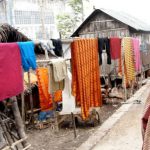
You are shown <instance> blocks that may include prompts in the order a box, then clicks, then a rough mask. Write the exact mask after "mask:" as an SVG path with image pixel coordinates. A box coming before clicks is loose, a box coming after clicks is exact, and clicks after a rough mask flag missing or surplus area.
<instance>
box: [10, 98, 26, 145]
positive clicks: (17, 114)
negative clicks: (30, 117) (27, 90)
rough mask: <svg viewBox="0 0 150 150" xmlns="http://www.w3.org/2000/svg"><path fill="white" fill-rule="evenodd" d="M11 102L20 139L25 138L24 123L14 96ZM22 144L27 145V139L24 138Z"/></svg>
mask: <svg viewBox="0 0 150 150" xmlns="http://www.w3.org/2000/svg"><path fill="white" fill-rule="evenodd" d="M11 103H12V111H13V114H14V118H15V123H16V128H17V130H18V135H19V137H20V138H21V139H24V138H26V134H25V131H24V124H23V121H22V118H21V115H20V111H19V108H18V103H17V98H16V96H13V97H12V98H11ZM22 145H23V147H26V146H27V145H28V143H27V141H26V140H24V141H23V142H22Z"/></svg>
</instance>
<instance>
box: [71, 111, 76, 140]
mask: <svg viewBox="0 0 150 150" xmlns="http://www.w3.org/2000/svg"><path fill="white" fill-rule="evenodd" d="M71 118H72V123H73V130H74V138H76V137H77V132H76V123H75V118H74V114H73V113H71Z"/></svg>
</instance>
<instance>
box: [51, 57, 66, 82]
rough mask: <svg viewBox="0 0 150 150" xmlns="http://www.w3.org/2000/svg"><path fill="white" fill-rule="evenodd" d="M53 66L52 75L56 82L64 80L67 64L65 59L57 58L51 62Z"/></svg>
mask: <svg viewBox="0 0 150 150" xmlns="http://www.w3.org/2000/svg"><path fill="white" fill-rule="evenodd" d="M51 62H52V65H53V75H54V79H55V81H56V82H60V81H62V80H64V79H65V77H66V75H67V64H66V61H65V59H62V58H58V59H53V60H51Z"/></svg>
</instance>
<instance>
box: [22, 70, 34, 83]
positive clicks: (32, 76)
mask: <svg viewBox="0 0 150 150" xmlns="http://www.w3.org/2000/svg"><path fill="white" fill-rule="evenodd" d="M24 81H25V82H26V83H28V73H27V72H25V73H24ZM30 81H31V84H34V83H36V82H37V76H36V75H35V74H33V73H30Z"/></svg>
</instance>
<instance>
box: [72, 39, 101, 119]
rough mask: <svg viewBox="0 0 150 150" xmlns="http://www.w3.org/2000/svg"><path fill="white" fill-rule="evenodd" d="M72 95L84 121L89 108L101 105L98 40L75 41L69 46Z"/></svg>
mask: <svg viewBox="0 0 150 150" xmlns="http://www.w3.org/2000/svg"><path fill="white" fill-rule="evenodd" d="M71 55H72V59H71V64H72V94H73V96H75V98H76V102H77V104H78V105H80V106H81V115H82V118H83V119H84V120H85V119H87V117H88V116H89V110H90V107H99V106H101V105H102V98H101V88H100V75H99V64H98V40H97V39H77V40H75V41H74V42H72V44H71Z"/></svg>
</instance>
